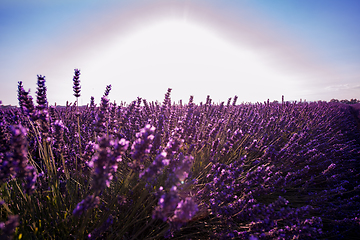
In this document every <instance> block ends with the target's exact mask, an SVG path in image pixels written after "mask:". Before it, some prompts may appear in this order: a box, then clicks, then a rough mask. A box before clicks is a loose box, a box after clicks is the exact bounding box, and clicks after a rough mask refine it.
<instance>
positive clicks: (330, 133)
mask: <svg viewBox="0 0 360 240" xmlns="http://www.w3.org/2000/svg"><path fill="white" fill-rule="evenodd" d="M79 76H80V72H79V71H78V70H75V76H74V95H75V97H77V98H78V97H79V96H80V84H79ZM18 87H19V88H18V98H19V105H20V108H18V109H10V110H7V112H2V113H1V119H0V121H1V122H0V134H1V138H0V139H1V143H0V148H1V149H0V150H1V151H0V154H1V155H0V161H1V162H0V163H1V169H0V170H1V171H0V174H1V176H0V179H1V183H2V186H1V192H0V193H1V195H0V197H1V199H2V201H1V203H2V208H1V221H3V223H2V224H1V225H0V227H1V228H2V235H3V236H12V235H15V236H16V237H17V238H21V237H22V238H24V239H57V238H66V239H72V238H73V239H88V238H89V239H96V238H101V239H104V238H105V239H116V238H119V239H145V238H146V239H159V238H162V237H173V238H183V239H189V238H191V239H192V238H194V239H207V238H217V239H221V238H223V239H229V238H236V239H249V238H253V239H297V238H298V239H306V238H310V239H316V238H322V237H325V238H326V237H330V236H332V237H335V238H342V237H343V238H347V237H349V236H352V234H356V232H358V231H359V229H360V227H359V212H360V210H359V209H360V204H359V203H358V202H359V191H360V190H359V186H360V185H359V180H358V179H359V169H360V168H359V167H360V166H359V156H360V138H359V130H358V128H357V119H356V118H355V116H354V115H353V114H352V112H351V108H350V107H348V106H346V105H342V104H337V103H326V102H318V103H307V102H300V103H292V104H290V103H284V102H283V103H281V104H278V103H270V102H265V103H256V104H239V105H237V104H236V99H237V97H236V96H235V98H234V99H233V100H232V99H229V100H228V101H227V103H226V104H225V103H220V104H214V103H212V100H211V99H210V97H208V98H207V99H206V102H205V103H201V104H200V105H195V104H194V103H193V98H192V97H190V99H189V102H188V103H187V104H182V102H180V103H178V104H172V103H171V98H170V94H171V89H168V91H167V93H166V95H165V99H164V101H163V102H162V103H158V102H151V103H149V102H147V101H146V100H145V99H141V98H138V99H137V100H135V101H133V102H132V103H130V104H129V105H124V104H121V105H117V104H115V103H111V102H110V101H109V94H110V91H111V86H110V85H109V86H107V88H106V90H105V93H104V95H103V97H102V98H101V102H100V105H99V106H96V105H95V103H94V98H92V99H91V102H90V104H89V105H88V106H86V107H78V106H76V104H67V106H66V108H58V107H54V106H50V107H49V106H48V104H47V98H46V87H45V78H44V77H42V76H38V90H37V92H36V95H37V99H36V100H37V105H36V106H34V104H33V100H32V98H31V96H30V94H29V92H27V91H25V90H24V88H23V86H22V83H21V82H19V86H18ZM354 236H355V235H354ZM9 238H10V237H9Z"/></svg>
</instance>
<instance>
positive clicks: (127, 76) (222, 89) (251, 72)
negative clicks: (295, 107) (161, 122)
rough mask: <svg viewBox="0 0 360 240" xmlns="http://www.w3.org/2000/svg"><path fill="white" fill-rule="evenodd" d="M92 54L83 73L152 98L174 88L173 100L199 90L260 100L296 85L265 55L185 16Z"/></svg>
mask: <svg viewBox="0 0 360 240" xmlns="http://www.w3.org/2000/svg"><path fill="white" fill-rule="evenodd" d="M92 54H93V55H92V56H88V57H87V58H88V59H90V60H88V64H87V65H86V66H84V67H82V70H83V73H84V74H86V75H88V76H92V77H93V78H95V79H99V78H104V77H107V78H110V79H113V80H112V82H111V84H112V85H113V86H115V85H117V84H118V86H119V88H120V89H124V87H125V88H126V89H136V92H137V94H138V95H139V96H141V97H144V98H147V99H148V98H149V99H150V100H156V99H159V96H162V95H163V93H164V91H166V89H167V87H171V88H173V89H174V91H173V97H174V99H184V100H185V99H187V98H188V97H189V95H194V96H195V97H196V98H197V99H196V101H197V102H200V101H203V100H204V98H205V97H206V95H208V94H209V95H211V96H213V97H214V100H215V101H217V100H222V101H224V100H226V99H227V98H228V97H232V96H234V95H241V96H239V97H241V99H247V100H248V101H256V100H258V99H259V97H258V96H259V95H260V94H262V95H263V99H267V98H279V96H281V91H282V90H284V89H286V91H287V92H288V93H289V91H291V87H293V86H290V85H291V84H294V82H292V83H291V84H290V85H289V81H286V80H288V76H286V74H285V72H284V71H281V69H280V68H279V67H278V66H275V65H274V64H272V63H271V61H269V59H268V57H267V56H266V55H265V54H263V55H261V52H259V51H257V50H256V49H251V48H248V47H246V46H244V47H239V46H238V45H235V44H232V43H231V42H230V41H226V40H225V39H224V38H222V37H220V36H219V35H218V34H217V33H216V32H214V31H211V30H210V29H208V28H206V27H203V26H201V25H199V24H195V23H192V22H187V21H184V20H167V21H161V22H157V23H153V24H151V25H148V26H144V27H143V28H140V29H138V30H137V31H134V32H132V33H131V34H128V35H126V36H124V35H121V36H119V37H117V38H114V39H113V40H112V41H110V42H107V43H106V45H103V46H101V47H100V48H97V49H95V50H94V51H93V52H92ZM100 70H101V71H100ZM105 75H106V76H105ZM117 80H119V81H117ZM124 80H126V81H124ZM113 89H114V90H115V89H117V87H114V88H113ZM150 89H151V90H152V91H149V90H150ZM122 91H123V90H122ZM119 94H120V93H119ZM136 97H137V96H133V97H132V99H134V98H136Z"/></svg>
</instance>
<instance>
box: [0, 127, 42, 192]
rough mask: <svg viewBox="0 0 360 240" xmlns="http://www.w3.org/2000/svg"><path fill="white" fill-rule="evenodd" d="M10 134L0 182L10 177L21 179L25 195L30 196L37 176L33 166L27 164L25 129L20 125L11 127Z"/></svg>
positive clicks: (0, 173)
mask: <svg viewBox="0 0 360 240" xmlns="http://www.w3.org/2000/svg"><path fill="white" fill-rule="evenodd" d="M11 133H12V138H11V140H10V146H11V147H10V151H9V152H8V154H7V155H6V160H5V161H4V162H3V163H2V166H1V169H0V175H1V181H3V182H5V181H7V180H8V178H9V177H10V175H13V176H14V177H16V178H18V179H23V180H25V183H24V182H23V183H22V185H23V187H24V188H25V193H27V194H31V193H33V191H34V189H35V182H36V178H37V175H36V171H35V169H34V168H33V166H31V165H29V163H28V162H29V161H28V158H27V153H28V151H27V141H26V129H25V128H24V127H22V126H21V125H18V126H11Z"/></svg>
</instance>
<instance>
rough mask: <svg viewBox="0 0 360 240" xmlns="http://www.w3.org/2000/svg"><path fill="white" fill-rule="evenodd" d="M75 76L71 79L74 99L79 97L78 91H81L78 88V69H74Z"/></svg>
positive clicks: (79, 87)
mask: <svg viewBox="0 0 360 240" xmlns="http://www.w3.org/2000/svg"><path fill="white" fill-rule="evenodd" d="M74 71H75V75H74V78H73V82H74V86H73V90H74V96H75V97H76V98H78V97H80V91H81V86H80V80H79V78H80V70H79V69H75V70H74Z"/></svg>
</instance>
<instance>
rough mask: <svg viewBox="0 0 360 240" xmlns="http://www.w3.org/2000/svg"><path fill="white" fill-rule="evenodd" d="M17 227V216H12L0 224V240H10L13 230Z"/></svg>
mask: <svg viewBox="0 0 360 240" xmlns="http://www.w3.org/2000/svg"><path fill="white" fill-rule="evenodd" d="M18 226H19V216H18V215H12V216H9V219H8V220H7V221H6V222H5V223H3V222H1V223H0V229H1V232H2V234H1V235H0V239H3V240H11V239H13V236H14V233H15V229H16V228H17V227H18Z"/></svg>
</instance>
